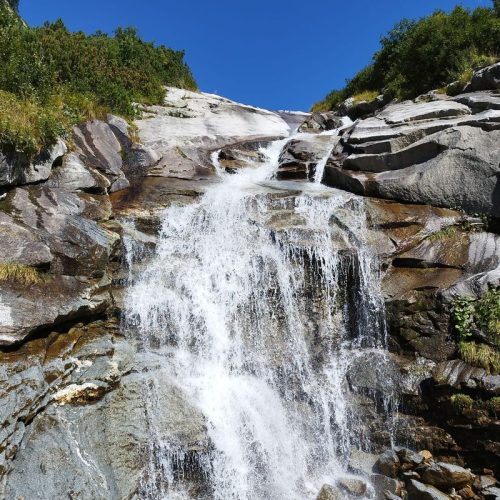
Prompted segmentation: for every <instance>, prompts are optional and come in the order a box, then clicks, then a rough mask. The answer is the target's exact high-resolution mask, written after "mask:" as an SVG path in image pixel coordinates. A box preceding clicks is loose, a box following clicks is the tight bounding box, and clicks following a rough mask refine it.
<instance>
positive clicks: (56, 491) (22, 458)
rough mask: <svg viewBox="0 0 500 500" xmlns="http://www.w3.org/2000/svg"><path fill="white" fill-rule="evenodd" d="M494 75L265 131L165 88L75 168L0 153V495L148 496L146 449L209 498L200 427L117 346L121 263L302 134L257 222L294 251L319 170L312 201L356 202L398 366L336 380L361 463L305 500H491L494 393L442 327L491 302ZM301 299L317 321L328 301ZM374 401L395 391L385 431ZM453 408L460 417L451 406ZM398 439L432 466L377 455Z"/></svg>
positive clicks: (389, 363) (92, 127) (48, 156)
mask: <svg viewBox="0 0 500 500" xmlns="http://www.w3.org/2000/svg"><path fill="white" fill-rule="evenodd" d="M498 67H500V66H498V65H494V66H492V67H490V68H486V69H485V70H483V71H482V72H479V73H478V74H476V75H475V76H474V78H473V80H472V81H471V83H470V85H469V86H468V87H467V89H466V91H465V92H464V93H463V94H461V95H458V96H456V97H453V98H449V97H445V96H441V97H442V98H439V99H436V100H434V101H431V102H424V101H425V100H426V99H427V98H426V99H420V100H419V102H405V103H397V104H387V103H386V102H381V99H379V100H378V101H377V103H375V104H374V103H368V104H370V106H368V107H366V109H365V108H363V107H362V106H361V108H359V109H358V110H357V111H356V112H355V111H352V112H351V116H352V117H353V118H357V121H356V122H355V123H354V124H352V126H350V127H348V128H343V129H342V125H343V123H345V122H344V121H343V120H341V119H340V118H339V117H337V116H334V115H333V114H331V113H330V114H313V115H306V114H301V113H274V112H270V111H266V110H261V109H257V108H253V107H250V106H244V105H241V104H238V103H234V102H232V101H229V100H227V99H224V98H221V97H219V96H214V95H210V94H202V93H195V92H188V91H184V90H179V89H167V97H166V100H165V105H164V106H152V107H144V108H143V109H142V111H143V116H142V118H141V119H140V120H138V121H137V123H136V126H137V129H138V132H137V134H138V137H135V135H134V133H133V132H132V130H131V128H130V126H129V124H127V123H126V122H125V121H123V120H121V119H120V118H118V117H114V116H108V117H107V119H106V121H100V120H94V121H91V122H88V123H85V124H82V125H80V126H79V127H77V128H76V129H75V131H74V147H73V148H72V150H71V151H70V152H68V151H66V146H65V145H64V144H63V143H58V144H57V145H56V146H55V147H54V148H53V149H52V150H51V151H46V152H44V153H42V156H43V158H42V157H40V158H37V159H36V160H35V161H34V162H31V163H30V162H27V161H26V159H23V158H22V157H20V156H18V155H15V154H13V153H12V152H10V153H9V152H2V153H0V234H1V235H2V237H3V238H2V243H1V244H0V345H1V346H2V349H3V352H2V353H1V361H0V418H1V424H2V425H1V428H2V432H1V433H0V476H1V477H2V490H1V491H2V493H1V494H0V496H2V497H5V498H26V499H28V498H66V497H75V498H76V497H80V498H106V499H107V498H138V497H141V495H142V496H145V495H146V494H147V492H148V491H149V490H148V488H151V485H152V484H153V483H154V481H155V475H154V469H155V467H156V466H157V464H152V462H151V456H152V455H153V456H154V453H155V452H157V451H158V450H156V451H155V450H151V449H149V448H148V447H149V446H150V445H151V442H152V441H153V442H155V443H162V442H169V443H174V444H175V446H174V448H175V449H174V450H170V452H172V453H177V456H178V457H179V459H178V462H177V467H178V469H177V470H175V471H173V474H174V475H175V478H184V479H185V481H184V483H183V487H184V486H185V487H186V488H187V489H188V491H187V493H186V491H182V492H180V493H179V494H181V495H184V497H188V498H210V490H209V486H208V485H207V482H206V469H204V467H206V464H204V463H202V460H201V459H200V456H201V455H202V454H203V453H206V451H207V450H209V449H210V447H211V443H210V441H209V439H208V434H207V428H206V426H207V422H206V421H205V418H204V416H203V415H201V414H200V412H199V411H198V410H197V408H193V407H192V406H191V405H190V404H189V401H188V399H187V397H186V395H185V393H184V391H183V388H182V387H179V386H176V385H174V384H173V383H166V384H165V385H164V386H162V387H157V386H155V384H154V380H155V378H156V377H154V373H155V371H157V370H161V366H158V364H157V361H155V360H154V359H150V358H147V355H145V354H141V352H142V351H141V348H140V347H141V346H140V344H141V340H140V338H139V336H135V333H136V332H134V329H133V327H131V328H130V331H131V334H130V336H127V337H124V336H123V333H122V331H121V329H120V327H119V322H120V312H121V311H120V309H121V307H122V295H123V287H124V285H126V283H127V279H128V276H129V274H128V273H129V272H133V271H134V269H135V268H128V267H127V266H126V263H125V262H124V253H125V251H124V247H127V248H130V247H131V246H133V248H134V249H135V251H136V252H138V253H139V258H138V259H136V261H135V263H134V266H137V267H139V268H140V267H141V266H145V265H147V259H148V256H149V255H150V253H151V251H152V249H154V247H155V244H156V237H157V234H158V231H159V230H160V229H161V227H160V223H161V214H162V212H163V210H164V209H165V207H167V206H170V205H172V204H180V205H185V204H189V203H192V202H193V200H195V199H196V198H197V197H198V196H199V195H200V194H202V193H203V192H204V191H205V189H206V188H207V186H209V185H211V184H213V183H217V182H219V180H218V179H219V177H218V175H216V174H217V173H218V172H222V171H224V172H226V173H227V172H229V173H232V172H236V171H237V170H239V169H243V168H248V167H249V166H251V165H255V164H256V163H259V162H264V161H266V158H265V157H264V156H263V154H262V151H261V148H262V146H263V145H266V144H268V143H269V141H271V140H277V139H280V138H283V137H285V136H288V135H289V133H290V131H291V130H296V129H297V128H299V127H300V132H301V133H300V134H299V135H298V136H296V138H295V140H293V141H291V142H289V143H288V144H287V145H286V147H285V148H284V149H283V150H282V151H281V154H280V159H279V168H278V170H277V172H276V176H275V177H276V179H274V180H272V181H266V182H263V183H261V184H262V185H261V186H260V188H262V190H263V191H265V193H266V196H269V197H270V198H272V199H273V200H274V201H276V207H277V209H276V210H274V211H272V210H271V211H270V213H266V214H264V215H263V218H262V220H256V221H255V223H256V224H266V225H267V226H268V227H269V228H270V229H271V230H272V232H273V235H275V236H280V235H282V234H285V232H286V231H287V230H290V229H292V231H289V233H290V234H292V235H293V237H294V238H296V239H297V247H298V248H300V245H301V242H304V241H307V240H308V238H311V237H312V236H311V235H312V234H313V231H311V230H310V228H308V227H306V224H305V222H304V220H305V219H304V217H303V216H302V215H301V214H297V213H296V212H295V211H294V209H293V208H294V206H295V202H296V197H295V194H294V193H297V192H300V189H301V182H304V181H308V180H313V179H314V178H315V177H316V173H317V168H318V166H320V167H324V168H325V175H324V182H325V183H327V184H330V185H331V186H334V187H336V188H341V189H343V190H346V191H350V192H352V193H355V194H356V195H359V196H364V200H362V206H363V210H364V213H365V214H366V226H367V227H366V243H367V245H368V246H369V247H370V248H371V249H372V250H373V253H374V254H375V255H376V257H377V259H378V261H377V262H379V263H380V268H381V271H382V282H381V287H382V293H383V295H384V299H385V306H386V318H385V319H386V323H387V330H388V345H389V348H390V351H391V353H390V355H389V356H387V355H384V356H381V355H380V352H375V351H374V352H373V353H370V355H368V356H367V355H366V354H365V355H363V356H361V355H360V356H359V357H354V359H353V360H352V362H351V364H350V366H349V367H348V368H347V369H346V380H347V384H348V385H349V388H350V390H351V391H352V394H353V401H354V402H355V404H356V405H357V406H356V408H357V411H359V413H357V414H356V419H357V420H359V424H356V425H358V428H359V432H360V435H362V436H363V437H366V442H367V443H368V442H369V443H370V448H369V449H368V448H363V449H360V450H357V449H356V450H352V453H351V461H350V463H349V469H350V472H353V473H354V474H356V475H358V476H359V477H358V478H357V479H355V480H353V479H352V478H345V479H344V480H343V481H339V482H338V484H333V483H332V485H331V486H329V485H325V486H323V488H322V489H321V491H320V493H319V496H318V499H320V500H332V499H337V498H338V499H340V498H344V497H345V496H346V495H347V494H349V495H351V496H356V495H358V496H360V497H362V495H366V494H372V493H373V492H374V494H375V495H376V498H403V497H404V495H406V494H407V495H408V498H410V499H411V498H415V499H417V498H418V499H420V498H431V499H436V498H437V499H441V498H457V497H456V496H453V495H456V494H458V495H459V496H460V497H461V498H493V496H492V495H494V494H495V491H496V490H497V487H496V481H495V479H494V478H493V476H492V475H490V474H489V472H488V473H485V472H484V471H483V469H485V468H486V469H495V472H499V471H498V470H496V469H497V467H498V466H497V464H498V463H499V462H498V458H499V450H500V447H499V443H498V441H497V439H498V438H497V437H496V436H497V435H498V408H497V407H495V406H494V405H495V401H496V400H495V399H494V398H495V396H498V395H500V381H499V375H498V374H497V373H494V372H493V373H492V372H491V370H487V369H486V368H484V367H480V366H475V365H472V364H471V363H470V362H469V363H468V362H466V361H464V360H462V359H460V358H459V353H458V346H457V338H456V334H455V332H454V330H453V325H452V319H451V311H452V310H453V307H454V304H455V301H456V299H457V297H469V298H471V299H477V298H478V297H480V296H481V295H482V294H484V292H485V291H487V290H488V289H489V288H495V287H498V286H499V284H500V281H499V280H500V239H499V236H498V234H497V233H498V217H500V194H499V193H500V192H499V189H500V188H499V182H500V181H499V178H500V171H499V168H500V167H499V157H500V152H499V147H500V146H499V145H500V135H499V134H500V106H499V104H498V99H499V97H498V74H497V73H498ZM358 113H359V114H358ZM366 113H368V114H371V115H373V116H368V117H367V116H366ZM358 117H359V118H358ZM349 123H350V122H349ZM339 128H341V130H338V131H336V129H339ZM332 131H335V132H332ZM138 141H140V142H138ZM322 163H323V165H322ZM285 181H288V182H285ZM297 181H301V182H297ZM317 189H318V190H321V189H323V190H324V191H325V196H327V195H328V192H331V189H330V188H326V187H320V186H317ZM344 195H345V197H348V198H349V200H351V201H356V202H357V201H359V198H358V197H357V196H351V194H348V193H344ZM346 199H347V198H346ZM346 207H349V204H348V203H346ZM345 209H346V208H345V207H344V206H343V207H339V213H338V214H336V217H337V218H336V219H335V221H331V223H332V224H342V220H343V218H342V213H341V211H342V210H345ZM458 209H460V210H458ZM476 213H481V214H483V215H488V216H489V217H490V219H491V220H490V221H489V222H484V220H482V219H480V218H478V217H477V216H476V215H474V214H476ZM316 229H321V228H316ZM313 236H314V235H313ZM343 245H344V247H345V251H348V249H349V242H343ZM132 267H133V266H132ZM309 299H310V301H311V304H312V306H314V307H317V304H316V302H319V301H321V294H318V293H317V292H314V293H311V297H309ZM312 306H311V307H312ZM318 328H319V326H318V325H314V327H311V331H316V330H318V331H319V329H318ZM473 335H475V337H474V339H475V341H477V342H481V343H483V344H484V343H486V344H485V345H489V346H490V347H494V345H493V342H492V341H491V339H490V338H489V337H487V336H486V337H485V336H484V334H483V332H479V331H478V332H473ZM315 355H318V356H321V355H322V353H315ZM387 392H391V393H392V394H394V395H396V394H397V411H395V413H394V418H393V419H392V420H391V422H390V428H389V425H388V422H387V420H384V418H383V416H382V408H381V394H382V393H387ZM457 396H467V397H469V398H470V400H471V401H472V402H473V403H470V402H469V400H467V399H466V400H465V401H466V402H467V404H466V405H465V407H464V408H462V407H460V408H459V407H457V404H456V400H457ZM152 400H154V401H155V402H156V406H157V407H162V405H163V406H165V407H166V406H168V407H169V408H172V409H173V411H170V412H164V413H162V414H161V415H155V422H156V425H155V427H154V428H151V426H150V422H151V419H150V418H148V415H147V412H148V411H152V410H151V408H150V407H149V406H148V402H150V401H152ZM458 400H459V401H460V398H458ZM454 401H455V403H454ZM152 435H153V436H154V439H153V440H152V439H151V436H152ZM391 439H392V440H393V441H392V442H394V441H395V442H396V444H397V445H398V446H405V447H410V448H412V449H419V450H425V451H422V452H421V453H420V454H418V453H416V452H415V451H412V450H410V449H407V448H398V447H397V448H395V449H390V450H388V448H390V446H391ZM433 456H434V457H435V458H433ZM356 457H357V458H356ZM355 458H356V459H355ZM464 461H465V464H464ZM466 467H471V468H472V472H471V471H470V470H469V469H467V468H466ZM26 478H29V480H26ZM186 478H187V479H186ZM360 478H361V479H360ZM319 486H321V485H316V487H317V488H319ZM42 487H43V488H42ZM453 490H454V491H453ZM314 491H315V492H317V491H318V489H315V490H314ZM457 492H458V493H457ZM467 495H468V496H467ZM474 495H476V496H474ZM488 495H489V496H488ZM181 497H182V496H181Z"/></svg>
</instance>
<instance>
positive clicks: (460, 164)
mask: <svg viewBox="0 0 500 500" xmlns="http://www.w3.org/2000/svg"><path fill="white" fill-rule="evenodd" d="M426 140H427V141H428V140H431V141H436V142H438V143H439V144H449V145H450V146H447V147H446V148H445V149H444V150H443V151H442V153H441V154H438V155H437V156H435V157H433V158H430V159H427V161H424V162H423V163H419V164H414V165H411V166H407V167H406V168H403V169H399V170H393V171H383V172H380V173H370V172H368V173H357V172H349V171H346V170H342V169H340V168H338V167H332V166H330V167H329V166H327V168H326V171H325V182H326V183H327V184H329V185H332V186H334V187H340V188H342V189H346V190H348V191H353V192H355V193H357V194H364V195H368V196H377V197H382V198H388V199H393V200H397V201H402V202H409V203H427V204H431V205H437V206H444V207H459V208H461V209H463V210H464V211H466V212H469V213H484V214H487V215H491V216H496V217H498V216H499V215H500V195H499V191H498V190H499V185H498V176H499V175H500V166H499V164H498V155H499V148H500V131H491V132H486V131H483V130H481V129H479V128H473V127H466V126H464V127H458V128H453V129H450V130H446V131H443V132H440V133H439V134H436V135H435V136H432V137H431V139H429V138H427V139H424V141H426ZM451 144H454V145H453V146H451ZM457 179H459V180H460V181H459V182H457Z"/></svg>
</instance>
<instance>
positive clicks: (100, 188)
mask: <svg viewBox="0 0 500 500" xmlns="http://www.w3.org/2000/svg"><path fill="white" fill-rule="evenodd" d="M45 185H46V186H47V187H53V188H60V189H66V190H68V191H86V192H89V193H102V194H104V193H106V192H107V190H108V188H109V187H110V186H111V183H110V181H109V180H108V179H107V178H106V177H105V176H104V175H103V174H101V173H99V172H98V171H97V170H96V169H94V168H92V167H89V166H87V165H85V164H84V163H83V162H82V160H81V159H80V157H79V155H77V154H76V153H70V154H68V155H66V156H65V157H64V159H63V161H62V165H61V166H60V167H57V168H53V169H52V172H51V175H50V178H49V180H48V181H47V182H46V184H45Z"/></svg>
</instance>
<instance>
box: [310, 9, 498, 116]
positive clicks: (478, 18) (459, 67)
mask: <svg viewBox="0 0 500 500" xmlns="http://www.w3.org/2000/svg"><path fill="white" fill-rule="evenodd" d="M493 3H494V5H493V8H484V7H478V8H476V9H475V10H473V11H470V10H467V9H465V8H463V7H456V8H455V9H454V10H453V11H452V12H450V13H446V12H443V11H441V10H438V11H436V12H434V14H432V15H431V16H428V17H424V18H422V19H420V20H419V21H413V20H408V19H403V20H402V21H401V22H399V23H398V24H396V26H394V28H393V29H392V30H391V31H389V33H388V34H387V35H385V36H384V37H382V39H381V40H380V45H381V47H380V50H379V51H378V52H377V53H375V55H374V56H373V60H372V62H371V64H369V65H368V66H367V67H365V68H364V69H362V70H361V71H360V72H359V73H357V74H356V75H355V76H354V77H353V78H352V79H350V80H348V81H347V83H346V86H345V87H344V88H343V89H338V90H333V91H332V92H330V93H329V94H328V95H327V96H326V97H325V98H324V99H323V100H322V101H320V102H318V103H316V104H315V105H314V106H313V110H314V111H329V110H331V109H334V108H335V107H336V106H337V105H338V104H340V103H341V102H342V101H344V100H345V99H347V98H348V97H352V96H354V97H355V96H357V95H359V94H362V93H365V94H368V95H370V94H372V95H373V94H377V93H380V92H382V91H384V92H386V93H387V94H389V95H390V96H391V97H396V98H400V99H410V98H414V97H416V96H417V95H419V94H422V93H425V92H428V91H429V90H432V89H435V88H439V87H443V86H444V85H446V84H448V83H450V82H452V81H455V80H465V81H468V77H470V76H472V71H473V70H474V69H477V68H479V67H481V66H485V65H487V64H492V63H493V62H495V61H496V60H497V59H498V57H499V55H500V2H499V1H498V0H495V1H494V2H493Z"/></svg>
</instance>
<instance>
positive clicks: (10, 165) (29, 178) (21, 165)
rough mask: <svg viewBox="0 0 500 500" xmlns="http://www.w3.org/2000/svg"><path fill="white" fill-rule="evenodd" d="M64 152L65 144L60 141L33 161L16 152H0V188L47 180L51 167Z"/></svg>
mask: <svg viewBox="0 0 500 500" xmlns="http://www.w3.org/2000/svg"><path fill="white" fill-rule="evenodd" d="M66 151H67V147H66V144H65V143H64V142H63V141H62V140H58V141H57V142H56V144H55V145H54V146H52V147H51V148H50V149H46V150H43V151H42V152H41V153H39V154H38V155H37V156H36V157H35V158H34V159H30V158H28V157H27V156H26V155H25V154H24V153H19V152H17V151H0V187H3V186H6V187H9V186H20V185H22V184H35V183H38V182H41V181H45V180H47V179H48V178H49V176H50V173H51V171H52V167H53V166H54V164H55V163H56V162H57V161H58V160H60V159H61V158H62V156H63V155H64V154H65V153H66Z"/></svg>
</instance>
